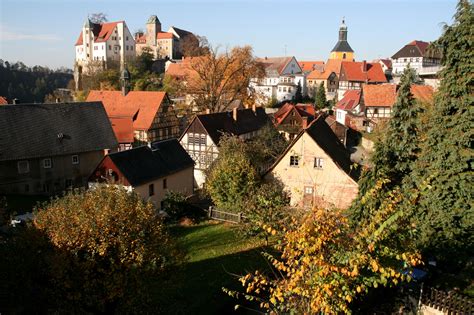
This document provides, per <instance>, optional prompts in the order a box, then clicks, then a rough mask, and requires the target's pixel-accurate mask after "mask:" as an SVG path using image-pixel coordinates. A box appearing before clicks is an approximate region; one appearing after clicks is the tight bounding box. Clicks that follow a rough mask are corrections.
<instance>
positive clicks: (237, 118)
mask: <svg viewBox="0 0 474 315" xmlns="http://www.w3.org/2000/svg"><path fill="white" fill-rule="evenodd" d="M269 123H271V122H270V120H269V119H268V117H267V114H266V113H265V110H264V109H263V108H262V107H256V106H253V108H252V109H242V110H239V109H234V110H233V111H232V112H220V113H212V114H202V115H196V116H195V117H194V118H193V119H192V120H191V122H190V123H189V125H188V127H187V128H186V129H185V130H184V132H183V134H182V135H181V137H180V138H179V142H180V143H181V145H182V146H183V148H185V150H186V151H187V152H188V154H189V155H190V156H191V157H192V159H193V160H194V161H195V163H196V165H195V169H194V179H195V185H196V187H202V185H203V184H204V182H205V179H206V178H205V171H206V170H207V169H208V167H209V166H210V165H211V163H212V162H213V161H214V160H215V159H216V158H217V157H218V156H219V141H220V139H221V137H222V136H223V135H224V134H227V135H233V136H238V137H240V138H242V139H244V140H247V139H251V138H253V137H255V136H257V135H258V134H259V132H260V129H261V128H263V127H264V126H265V125H266V124H269Z"/></svg>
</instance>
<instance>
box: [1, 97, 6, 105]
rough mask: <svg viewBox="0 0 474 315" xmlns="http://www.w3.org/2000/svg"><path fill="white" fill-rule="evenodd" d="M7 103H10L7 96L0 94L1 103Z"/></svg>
mask: <svg viewBox="0 0 474 315" xmlns="http://www.w3.org/2000/svg"><path fill="white" fill-rule="evenodd" d="M7 104H8V101H7V99H6V97H4V96H0V105H7Z"/></svg>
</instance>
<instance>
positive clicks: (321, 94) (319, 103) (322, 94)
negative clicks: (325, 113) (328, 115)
mask: <svg viewBox="0 0 474 315" xmlns="http://www.w3.org/2000/svg"><path fill="white" fill-rule="evenodd" d="M327 105H328V102H327V100H326V90H325V88H324V82H321V84H320V85H319V87H318V89H317V90H316V95H315V97H314V107H315V108H316V109H323V108H326V107H327Z"/></svg>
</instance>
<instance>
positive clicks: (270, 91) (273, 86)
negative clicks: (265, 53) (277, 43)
mask: <svg viewBox="0 0 474 315" xmlns="http://www.w3.org/2000/svg"><path fill="white" fill-rule="evenodd" d="M257 62H259V63H261V64H262V65H263V67H264V69H265V76H264V77H263V78H253V79H251V80H250V85H249V88H250V89H252V90H254V91H255V93H256V95H257V103H258V104H259V105H264V104H267V103H268V102H269V101H271V100H272V99H275V100H277V101H278V102H282V101H285V100H288V101H289V100H292V99H293V98H294V96H295V94H296V90H297V88H298V85H299V86H300V87H301V93H302V95H304V94H305V93H306V77H305V74H304V72H303V70H302V69H301V67H300V65H299V64H298V61H297V60H296V58H295V57H274V58H267V57H265V58H259V59H258V60H257Z"/></svg>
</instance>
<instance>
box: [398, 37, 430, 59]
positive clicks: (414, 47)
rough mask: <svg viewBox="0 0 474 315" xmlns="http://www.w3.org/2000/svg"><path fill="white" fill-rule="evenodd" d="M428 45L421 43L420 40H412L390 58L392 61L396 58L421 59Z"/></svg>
mask: <svg viewBox="0 0 474 315" xmlns="http://www.w3.org/2000/svg"><path fill="white" fill-rule="evenodd" d="M429 44H430V43H427V42H423V41H421V40H414V41H412V42H410V43H408V44H406V45H405V46H403V48H402V49H400V50H399V51H398V52H397V53H396V54H395V55H393V56H392V59H397V58H407V57H423V56H424V54H425V50H426V48H427V47H428V46H429Z"/></svg>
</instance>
